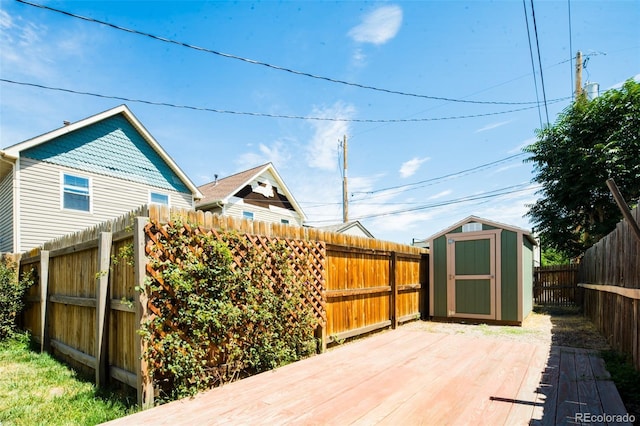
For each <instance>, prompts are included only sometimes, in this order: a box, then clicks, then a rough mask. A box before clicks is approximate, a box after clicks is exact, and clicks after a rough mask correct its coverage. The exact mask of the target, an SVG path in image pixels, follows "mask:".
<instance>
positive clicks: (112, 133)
mask: <svg viewBox="0 0 640 426" xmlns="http://www.w3.org/2000/svg"><path fill="white" fill-rule="evenodd" d="M201 197H202V195H201V194H200V192H199V191H198V189H197V187H196V186H195V185H194V184H193V182H191V180H190V179H189V178H188V177H187V176H186V175H185V173H184V172H183V171H182V170H181V169H180V168H179V167H178V165H177V164H176V163H175V162H174V161H173V160H172V159H171V157H170V156H169V155H168V154H167V153H166V152H165V151H164V150H163V149H162V147H161V146H160V144H159V143H158V142H157V141H156V140H155V139H154V138H153V136H151V134H150V133H149V132H148V131H147V130H146V129H145V128H144V126H143V125H142V124H141V123H140V121H138V119H137V118H136V117H135V116H134V115H133V113H132V112H131V111H130V110H129V108H127V107H126V106H125V105H121V106H118V107H116V108H113V109H110V110H108V111H105V112H102V113H100V114H97V115H94V116H92V117H88V118H85V119H83V120H80V121H77V122H75V123H69V124H66V123H65V126H64V127H61V128H59V129H56V130H53V131H51V132H48V133H45V134H43V135H40V136H37V137H35V138H32V139H29V140H26V141H24V142H20V143H18V144H15V145H12V146H9V147H7V148H5V149H4V150H0V252H14V253H20V252H24V251H26V250H30V249H32V248H35V247H38V246H40V245H41V244H42V243H44V242H46V241H49V240H51V239H54V238H57V237H59V236H62V235H66V234H68V233H72V232H76V231H79V230H82V229H85V228H88V227H91V226H93V225H96V224H98V223H102V222H104V221H107V220H110V219H113V218H116V217H119V216H121V215H123V214H125V213H127V212H129V211H131V210H133V209H136V208H138V207H140V206H141V205H143V204H151V203H158V204H165V205H168V206H172V207H173V206H175V207H182V208H194V206H195V202H196V200H198V199H200V198H201Z"/></svg>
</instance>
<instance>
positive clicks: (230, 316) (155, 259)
mask: <svg viewBox="0 0 640 426" xmlns="http://www.w3.org/2000/svg"><path fill="white" fill-rule="evenodd" d="M154 226H155V225H154ZM157 236H158V237H157V240H156V241H155V242H154V243H153V245H152V246H151V247H150V255H149V259H150V260H149V263H150V266H151V269H152V270H153V271H154V272H153V273H151V274H150V275H151V276H150V277H148V278H147V281H146V284H145V286H144V288H142V289H140V290H141V291H143V292H145V293H146V295H147V296H148V297H149V304H148V307H149V311H150V312H149V313H150V316H149V318H148V319H147V320H146V321H145V322H144V323H143V325H142V328H141V330H140V333H141V335H142V336H143V338H144V339H145V341H146V343H147V351H146V353H145V354H144V355H143V356H144V358H145V360H146V361H147V362H148V364H149V368H150V374H151V376H152V379H153V381H154V385H155V386H156V387H157V388H158V389H159V391H160V395H159V398H158V399H159V401H161V402H162V401H168V400H173V399H177V398H181V397H185V396H190V395H194V394H195V393H197V392H198V391H200V390H204V389H207V388H210V387H213V386H216V385H219V384H223V383H226V382H230V381H233V380H236V379H238V378H241V377H245V376H248V375H251V374H255V373H259V372H262V371H266V370H269V369H272V368H276V367H278V366H281V365H284V364H287V363H290V362H293V361H296V360H298V359H300V358H302V357H305V356H308V355H310V354H312V353H314V352H315V350H316V341H315V338H314V330H315V327H316V326H317V324H318V320H317V319H316V316H315V315H314V311H313V307H312V306H310V304H308V303H306V292H308V291H309V289H308V288H309V282H310V280H311V279H312V278H311V277H310V273H309V272H308V270H309V268H308V265H306V264H305V262H308V261H309V260H308V259H306V258H305V257H304V256H300V254H299V253H298V254H296V255H294V253H293V252H292V250H291V248H290V247H288V246H287V245H286V244H285V243H283V242H281V241H280V242H279V241H269V242H268V243H266V245H264V244H263V245H260V246H256V245H254V244H252V243H251V242H250V241H249V240H248V237H246V236H241V235H238V234H236V233H232V232H224V233H219V234H217V233H212V232H206V233H205V232H202V231H201V230H199V229H197V228H192V227H190V226H188V225H184V224H182V223H180V222H179V221H174V222H173V223H172V224H169V225H165V226H163V227H162V231H161V232H158V233H157Z"/></svg>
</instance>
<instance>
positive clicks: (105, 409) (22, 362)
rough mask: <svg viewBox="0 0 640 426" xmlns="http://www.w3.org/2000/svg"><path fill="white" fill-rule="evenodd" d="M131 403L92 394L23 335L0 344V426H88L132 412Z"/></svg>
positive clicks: (115, 396) (104, 393) (130, 399)
mask: <svg viewBox="0 0 640 426" xmlns="http://www.w3.org/2000/svg"><path fill="white" fill-rule="evenodd" d="M136 410H137V409H136V406H135V398H134V397H132V396H131V395H125V394H124V393H122V392H120V393H118V392H108V391H104V390H98V389H96V387H95V385H93V384H92V383H91V382H90V381H87V380H83V378H82V377H80V376H79V375H78V374H77V373H76V372H74V371H73V370H71V369H70V368H69V367H67V366H65V365H64V364H62V363H60V362H58V361H57V360H56V359H54V358H53V357H51V356H50V355H49V354H46V353H38V352H35V351H32V350H31V347H30V341H29V338H28V337H27V336H24V335H20V336H18V337H16V338H14V339H9V340H5V341H2V342H0V425H2V426H7V425H32V424H51V425H56V424H58V425H69V424H81V425H94V424H98V423H102V422H106V421H109V420H113V419H116V418H119V417H123V416H125V415H127V414H131V413H133V412H135V411H136Z"/></svg>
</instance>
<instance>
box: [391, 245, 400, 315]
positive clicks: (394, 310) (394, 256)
mask: <svg viewBox="0 0 640 426" xmlns="http://www.w3.org/2000/svg"><path fill="white" fill-rule="evenodd" d="M397 263H398V253H397V252H395V251H392V252H391V258H390V260H389V281H390V285H391V328H397V327H398V285H397V283H396V264H397Z"/></svg>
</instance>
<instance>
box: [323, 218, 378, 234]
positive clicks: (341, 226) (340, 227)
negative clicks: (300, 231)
mask: <svg viewBox="0 0 640 426" xmlns="http://www.w3.org/2000/svg"><path fill="white" fill-rule="evenodd" d="M354 227H355V228H359V229H360V230H361V231H362V233H364V234H365V235H366V236H367V237H369V238H375V237H374V236H373V234H372V233H371V232H369V230H368V229H367V228H365V227H364V225H362V224H361V223H360V221H357V220H354V221H351V222H347V223H337V224H335V225H327V226H318V229H322V230H324V231H329V232H337V233H344V232H345V231H347V230H349V229H351V228H354Z"/></svg>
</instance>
